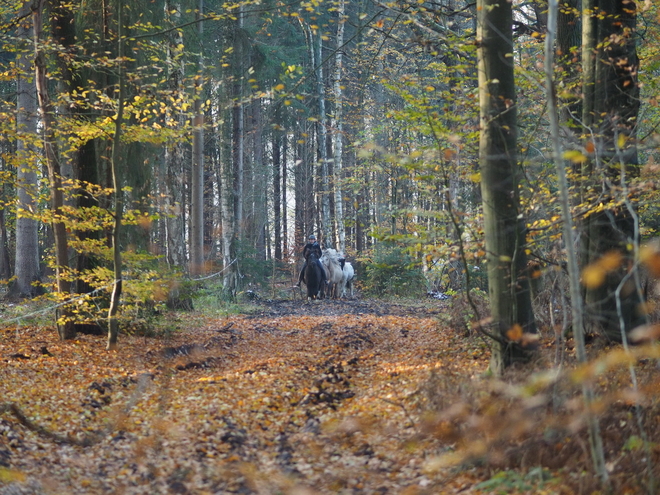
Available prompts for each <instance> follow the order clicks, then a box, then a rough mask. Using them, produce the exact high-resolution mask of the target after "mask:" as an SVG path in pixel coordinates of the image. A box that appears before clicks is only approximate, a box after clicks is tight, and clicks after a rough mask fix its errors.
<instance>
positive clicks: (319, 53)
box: [308, 26, 332, 247]
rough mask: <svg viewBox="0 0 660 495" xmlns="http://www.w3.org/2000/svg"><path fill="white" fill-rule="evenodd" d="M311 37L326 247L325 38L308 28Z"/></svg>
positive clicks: (328, 233) (328, 226)
mask: <svg viewBox="0 0 660 495" xmlns="http://www.w3.org/2000/svg"><path fill="white" fill-rule="evenodd" d="M308 29H309V37H310V40H311V41H312V50H313V54H314V59H313V60H312V65H313V66H314V68H315V70H314V71H315V74H316V98H317V102H318V122H317V126H316V127H317V129H318V131H317V140H318V141H317V142H318V145H317V146H318V155H319V162H320V168H321V189H320V191H319V194H320V199H321V200H320V203H321V230H322V232H323V238H322V242H323V244H324V245H325V246H326V247H329V246H330V243H331V242H332V225H331V222H330V177H329V172H328V148H327V146H328V143H327V139H328V131H327V128H326V121H327V115H326V112H325V80H324V77H323V36H321V33H320V32H319V33H317V34H316V37H314V35H313V33H312V32H311V27H309V26H308Z"/></svg>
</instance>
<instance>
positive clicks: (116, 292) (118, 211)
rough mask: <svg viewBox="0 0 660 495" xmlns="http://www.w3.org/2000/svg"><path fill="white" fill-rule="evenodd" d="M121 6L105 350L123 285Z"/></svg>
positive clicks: (113, 345) (113, 340) (111, 340)
mask: <svg viewBox="0 0 660 495" xmlns="http://www.w3.org/2000/svg"><path fill="white" fill-rule="evenodd" d="M123 14H124V8H123V2H122V1H121V0H120V1H119V2H118V7H117V60H118V64H119V67H118V68H119V76H118V79H119V91H118V94H117V114H116V115H115V132H114V136H113V139H112V155H111V157H110V169H111V170H110V171H111V174H112V187H113V189H114V199H115V205H114V225H113V229H112V262H113V263H112V264H113V272H114V285H113V287H112V295H111V296H110V307H109V309H108V344H107V347H106V348H107V349H108V350H109V351H112V350H115V349H117V337H118V335H119V320H118V318H117V314H118V312H119V304H120V300H121V293H122V289H123V280H122V257H121V245H120V235H121V227H122V216H123V211H124V202H123V197H122V194H123V192H122V188H121V176H120V174H119V159H120V153H121V139H122V120H123V118H124V93H125V85H126V81H125V74H124V61H123V57H124V39H123V35H124V26H123V23H124V19H123V18H124V15H123Z"/></svg>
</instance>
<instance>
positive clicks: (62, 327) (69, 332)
mask: <svg viewBox="0 0 660 495" xmlns="http://www.w3.org/2000/svg"><path fill="white" fill-rule="evenodd" d="M42 16H43V3H42V2H41V1H38V2H36V3H34V4H33V5H32V24H33V26H34V45H35V61H34V68H35V78H34V79H35V84H36V88H37V102H38V105H39V111H40V113H41V124H42V127H43V135H44V151H45V156H46V166H47V168H48V179H49V183H50V184H49V185H50V200H51V208H52V210H53V217H54V220H53V233H54V236H55V277H56V280H57V291H58V292H59V294H60V297H63V298H68V297H69V294H70V293H71V278H70V277H71V273H69V246H68V239H67V233H66V224H65V223H64V221H63V220H61V218H63V217H64V212H63V210H62V207H63V206H64V194H63V192H62V176H61V174H60V162H59V156H58V152H57V144H56V143H55V134H54V130H53V107H52V105H51V102H50V96H49V94H48V84H47V80H46V57H45V55H44V53H43V49H42V39H41V38H42V27H43V17H42ZM57 313H58V318H57V331H58V333H59V336H60V339H61V340H65V339H73V338H75V336H76V330H75V327H74V325H73V321H72V320H71V319H70V318H69V315H70V309H69V308H68V306H66V305H65V306H62V307H61V308H60V309H58V310H57Z"/></svg>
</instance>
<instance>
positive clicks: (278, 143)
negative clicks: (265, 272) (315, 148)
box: [272, 106, 283, 261]
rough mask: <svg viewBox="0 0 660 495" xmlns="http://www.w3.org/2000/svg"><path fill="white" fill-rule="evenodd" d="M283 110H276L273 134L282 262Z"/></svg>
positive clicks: (277, 249) (275, 216) (277, 250)
mask: <svg viewBox="0 0 660 495" xmlns="http://www.w3.org/2000/svg"><path fill="white" fill-rule="evenodd" d="M281 119H282V109H281V108H280V107H279V106H278V108H277V109H276V110H275V125H274V128H273V134H272V146H273V229H274V237H275V240H274V242H275V259H276V260H277V261H281V260H282V194H281V192H282V185H283V182H282V172H281V171H282V159H281V150H282V131H281V130H280V129H281V128H282V123H281Z"/></svg>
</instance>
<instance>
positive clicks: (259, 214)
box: [252, 98, 268, 261]
mask: <svg viewBox="0 0 660 495" xmlns="http://www.w3.org/2000/svg"><path fill="white" fill-rule="evenodd" d="M261 105H262V101H261V99H260V98H255V99H254V100H253V101H252V123H253V131H252V134H253V139H254V143H253V146H252V149H253V156H254V163H253V165H252V170H253V174H252V175H253V190H254V194H253V197H252V202H253V205H254V206H253V210H254V211H253V216H254V230H255V234H256V239H255V247H256V250H257V253H256V254H257V259H258V260H262V261H264V260H266V227H267V220H268V219H267V215H266V209H267V207H268V194H267V192H266V190H267V189H266V177H267V175H266V173H265V171H266V164H265V162H264V143H263V117H262V114H261V113H262V109H261Z"/></svg>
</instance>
